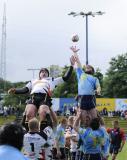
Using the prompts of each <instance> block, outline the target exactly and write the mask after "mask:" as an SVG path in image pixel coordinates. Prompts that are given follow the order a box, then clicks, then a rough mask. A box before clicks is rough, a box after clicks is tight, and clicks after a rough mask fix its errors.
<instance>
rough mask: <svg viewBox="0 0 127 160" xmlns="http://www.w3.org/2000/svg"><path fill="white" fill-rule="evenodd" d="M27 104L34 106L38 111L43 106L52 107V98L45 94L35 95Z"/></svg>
mask: <svg viewBox="0 0 127 160" xmlns="http://www.w3.org/2000/svg"><path fill="white" fill-rule="evenodd" d="M27 104H34V105H35V106H36V107H37V109H39V107H40V106H41V105H43V104H44V105H47V106H49V107H51V106H52V98H51V97H50V96H48V95H47V94H45V93H35V94H33V95H32V96H31V98H30V99H29V100H28V101H27Z"/></svg>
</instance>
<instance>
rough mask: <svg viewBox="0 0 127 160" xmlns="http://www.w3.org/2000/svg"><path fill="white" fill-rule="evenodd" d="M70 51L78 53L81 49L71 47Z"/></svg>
mask: <svg viewBox="0 0 127 160" xmlns="http://www.w3.org/2000/svg"><path fill="white" fill-rule="evenodd" d="M70 49H71V50H72V51H73V52H74V53H77V52H78V51H79V50H80V49H77V48H76V46H72V47H70Z"/></svg>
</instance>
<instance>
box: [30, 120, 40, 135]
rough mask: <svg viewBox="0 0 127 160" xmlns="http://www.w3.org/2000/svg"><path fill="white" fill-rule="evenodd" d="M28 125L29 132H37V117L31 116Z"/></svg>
mask: <svg viewBox="0 0 127 160" xmlns="http://www.w3.org/2000/svg"><path fill="white" fill-rule="evenodd" d="M28 127H29V131H30V132H38V131H39V121H38V120H37V118H35V117H34V118H32V119H31V120H29V122H28Z"/></svg>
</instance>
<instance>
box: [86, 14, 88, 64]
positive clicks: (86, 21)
mask: <svg viewBox="0 0 127 160" xmlns="http://www.w3.org/2000/svg"><path fill="white" fill-rule="evenodd" d="M87 64H88V15H87V14H86V65H87Z"/></svg>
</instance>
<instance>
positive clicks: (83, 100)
mask: <svg viewBox="0 0 127 160" xmlns="http://www.w3.org/2000/svg"><path fill="white" fill-rule="evenodd" d="M78 104H79V107H80V108H81V109H82V110H90V109H92V108H95V107H96V97H95V95H79V97H78Z"/></svg>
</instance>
